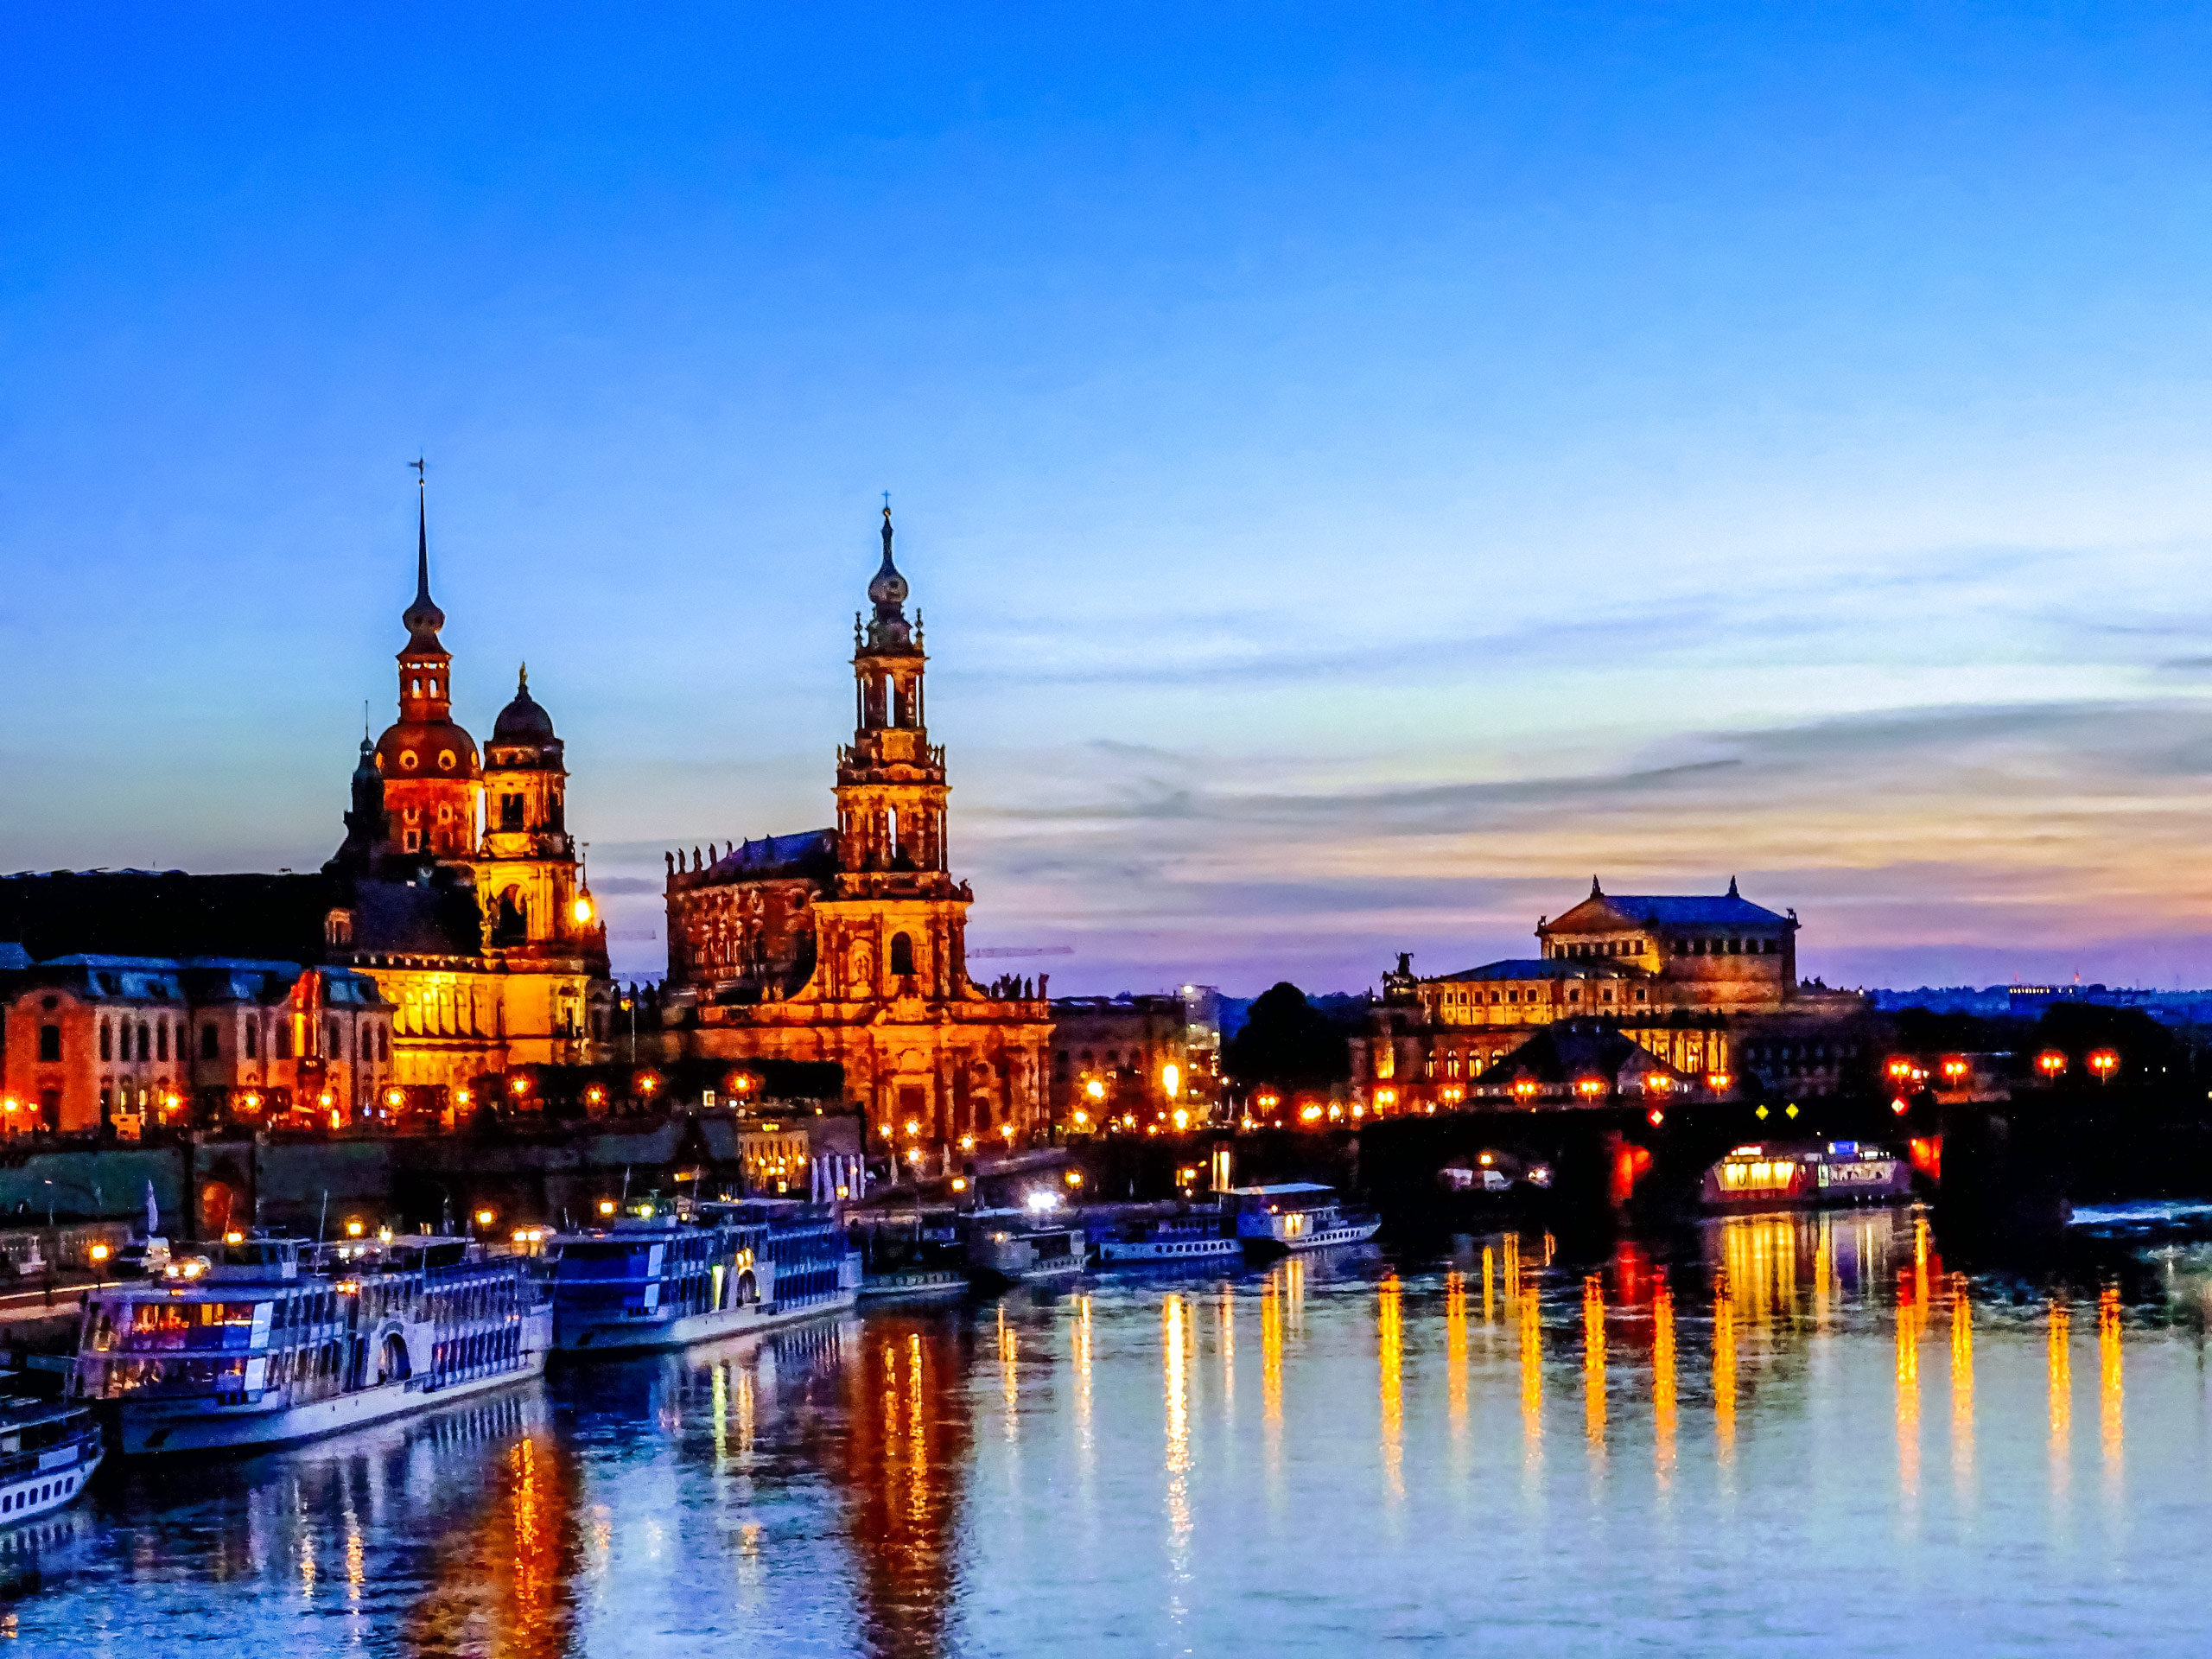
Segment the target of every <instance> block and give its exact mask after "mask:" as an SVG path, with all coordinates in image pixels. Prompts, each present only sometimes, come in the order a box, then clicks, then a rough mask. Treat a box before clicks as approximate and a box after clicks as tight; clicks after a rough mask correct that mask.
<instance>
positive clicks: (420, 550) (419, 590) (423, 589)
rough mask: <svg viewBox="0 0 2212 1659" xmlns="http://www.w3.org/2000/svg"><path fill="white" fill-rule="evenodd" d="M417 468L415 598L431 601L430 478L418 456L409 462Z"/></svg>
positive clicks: (424, 601) (423, 601) (420, 600)
mask: <svg viewBox="0 0 2212 1659" xmlns="http://www.w3.org/2000/svg"><path fill="white" fill-rule="evenodd" d="M407 464H408V465H409V466H410V467H413V468H414V469H415V598H416V602H417V603H419V604H423V605H427V604H429V602H430V480H429V477H428V475H427V474H425V473H424V471H423V459H422V457H420V456H417V457H416V459H415V460H413V461H409V462H408V463H407Z"/></svg>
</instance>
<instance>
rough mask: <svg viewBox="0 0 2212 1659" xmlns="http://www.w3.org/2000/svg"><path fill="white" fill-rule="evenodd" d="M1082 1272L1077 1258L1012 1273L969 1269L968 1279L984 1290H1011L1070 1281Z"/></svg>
mask: <svg viewBox="0 0 2212 1659" xmlns="http://www.w3.org/2000/svg"><path fill="white" fill-rule="evenodd" d="M1082 1271H1083V1259H1082V1258H1081V1257H1080V1256H1077V1257H1073V1258H1071V1259H1069V1260H1066V1261H1062V1262H1050V1263H1047V1264H1045V1265H1042V1266H1039V1267H1034V1268H1021V1269H1019V1270H1014V1271H1009V1270H1008V1269H1007V1268H988V1267H976V1268H969V1270H968V1277H969V1281H970V1282H971V1283H973V1284H976V1285H978V1286H980V1287H982V1288H984V1289H986V1290H1011V1289H1013V1288H1014V1286H1016V1285H1041V1284H1046V1283H1049V1282H1051V1281H1052V1280H1055V1279H1072V1278H1074V1277H1075V1276H1076V1275H1077V1274H1079V1273H1081V1272H1082Z"/></svg>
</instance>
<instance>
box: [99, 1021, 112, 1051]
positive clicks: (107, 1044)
mask: <svg viewBox="0 0 2212 1659" xmlns="http://www.w3.org/2000/svg"><path fill="white" fill-rule="evenodd" d="M114 1057H115V1044H114V1028H113V1027H111V1026H110V1025H109V1024H108V1022H107V1021H106V1020H101V1021H100V1058H102V1059H104V1060H106V1059H112V1058H114Z"/></svg>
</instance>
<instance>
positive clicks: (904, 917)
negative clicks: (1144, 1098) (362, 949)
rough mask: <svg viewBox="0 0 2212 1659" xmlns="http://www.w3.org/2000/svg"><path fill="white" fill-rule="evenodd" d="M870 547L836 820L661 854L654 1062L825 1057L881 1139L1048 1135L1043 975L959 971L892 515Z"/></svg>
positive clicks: (942, 1146)
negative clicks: (868, 607) (974, 975)
mask: <svg viewBox="0 0 2212 1659" xmlns="http://www.w3.org/2000/svg"><path fill="white" fill-rule="evenodd" d="M882 537H883V561H882V563H881V564H880V567H879V568H878V569H877V570H876V573H875V577H874V581H872V582H870V583H869V584H868V600H869V601H870V603H871V604H872V606H873V607H874V614H873V615H872V616H863V617H860V618H855V624H854V639H853V658H852V667H853V692H854V698H853V721H854V730H853V741H851V743H850V744H849V745H845V746H842V747H840V748H839V749H838V751H837V773H836V785H835V791H834V792H835V794H836V803H837V822H836V827H835V828H834V829H817V830H809V831H804V832H802V833H799V834H797V835H785V836H766V837H763V838H761V839H759V840H754V841H745V842H736V843H734V844H732V845H731V846H730V847H729V848H728V850H727V851H725V852H721V853H719V854H718V853H717V852H716V849H715V848H714V847H713V846H712V845H709V848H708V849H707V853H706V855H705V856H704V857H703V858H702V856H701V855H700V853H699V850H698V849H696V848H694V849H691V852H690V858H689V861H688V862H687V861H686V860H685V859H684V857H683V855H680V854H671V855H670V856H669V861H668V865H669V874H668V938H669V974H668V990H669V996H668V1001H666V1003H665V1004H664V1009H665V1014H664V1029H665V1035H666V1047H667V1052H668V1056H669V1058H672V1059H673V1058H717V1059H729V1060H743V1059H747V1058H784V1059H794V1060H818V1061H831V1062H835V1063H836V1064H837V1065H842V1067H843V1068H844V1073H845V1094H846V1098H847V1099H848V1100H850V1101H852V1102H854V1103H857V1104H858V1105H860V1106H861V1108H862V1109H863V1110H864V1111H865V1112H866V1113H867V1116H868V1127H869V1128H870V1129H871V1130H873V1131H874V1134H875V1135H877V1136H878V1137H879V1139H878V1144H879V1145H887V1146H890V1147H894V1148H896V1149H897V1150H898V1151H899V1152H900V1153H901V1154H914V1155H918V1154H921V1153H922V1152H924V1151H927V1152H931V1153H940V1154H941V1153H944V1152H945V1151H947V1150H949V1149H950V1148H952V1147H956V1146H957V1147H959V1148H960V1149H961V1150H963V1152H965V1151H972V1150H974V1149H976V1147H979V1146H980V1147H984V1148H986V1149H988V1150H1001V1151H1003V1150H1005V1149H1007V1147H1012V1146H1014V1145H1018V1144H1021V1143H1024V1142H1026V1141H1027V1140H1028V1139H1029V1138H1030V1137H1032V1136H1033V1135H1038V1134H1039V1133H1041V1132H1042V1131H1044V1130H1045V1129H1046V1127H1047V1125H1046V1098H1045V1093H1044V1087H1043V1084H1044V1077H1045V1055H1046V1049H1047V1046H1048V1045H1049V1043H1050V1040H1051V1031H1052V1028H1051V1023H1050V1020H1051V1012H1050V1004H1049V1003H1048V1002H1047V1001H1046V987H1045V985H1044V982H1042V981H1041V980H1039V981H1037V982H1034V983H1030V982H1021V981H1018V980H1014V979H1008V980H1006V981H1003V982H999V983H996V984H994V985H992V986H990V987H988V988H984V987H980V986H977V985H976V984H975V983H974V982H972V981H971V980H969V977H968V964H967V917H968V907H969V905H971V904H972V903H973V902H974V900H975V894H974V893H972V892H971V891H970V890H969V886H968V884H967V883H966V882H964V881H956V880H954V879H953V877H952V874H951V870H950V863H949V861H948V856H947V855H948V850H949V849H948V842H947V835H946V816H945V808H946V799H947V797H948V795H949V793H950V785H948V784H947V783H946V781H945V766H944V749H943V748H942V747H938V746H936V745H933V744H931V741H930V734H929V727H928V724H927V721H926V698H925V690H924V683H925V671H926V669H927V667H928V659H927V658H926V656H925V653H924V652H923V649H922V629H921V623H920V619H919V616H918V614H917V616H916V617H915V619H914V620H912V621H910V620H908V618H907V615H906V599H907V593H908V589H907V585H906V577H904V576H903V575H900V574H899V567H898V565H897V564H896V563H894V562H893V558H892V525H891V512H890V509H889V508H888V507H887V508H886V509H885V510H884V514H883V524H882Z"/></svg>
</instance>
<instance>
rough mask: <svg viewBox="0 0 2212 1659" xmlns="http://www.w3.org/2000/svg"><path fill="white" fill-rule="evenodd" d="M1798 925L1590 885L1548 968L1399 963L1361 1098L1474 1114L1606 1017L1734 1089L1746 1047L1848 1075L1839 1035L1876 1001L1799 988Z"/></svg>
mask: <svg viewBox="0 0 2212 1659" xmlns="http://www.w3.org/2000/svg"><path fill="white" fill-rule="evenodd" d="M1797 926H1798V924H1797V917H1796V912H1794V911H1793V912H1787V913H1778V912H1775V911H1771V910H1768V909H1766V908H1764V906H1759V905H1755V904H1753V903H1751V901H1750V900H1749V899H1745V898H1744V897H1743V896H1742V894H1741V893H1738V891H1737V888H1736V883H1735V882H1734V881H1733V880H1731V881H1730V882H1729V883H1728V890H1727V892H1726V893H1723V894H1720V895H1719V896H1717V897H1708V896H1705V895H1701V894H1692V895H1636V896H1624V895H1618V894H1609V893H1605V891H1604V889H1603V888H1602V887H1600V885H1599V883H1598V882H1597V881H1595V880H1592V882H1591V884H1590V895H1589V897H1588V898H1586V899H1584V900H1583V901H1582V902H1581V903H1580V904H1578V905H1576V906H1573V908H1572V909H1570V910H1568V911H1567V912H1566V913H1565V914H1564V915H1561V916H1560V917H1558V918H1549V917H1546V918H1541V919H1540V920H1539V922H1538V923H1537V925H1536V938H1537V940H1538V943H1539V946H1540V950H1541V954H1540V955H1538V956H1535V957H1513V958H1509V959H1507V960H1504V961H1501V962H1491V963H1484V964H1482V965H1481V966H1480V967H1476V968H1469V969H1463V970H1461V971H1460V972H1458V973H1452V974H1440V975H1437V976H1433V977H1429V978H1422V977H1420V976H1416V975H1415V974H1414V972H1413V970H1412V963H1411V959H1410V958H1409V957H1403V956H1401V957H1399V958H1398V966H1397V969H1396V970H1395V972H1393V973H1389V974H1386V975H1384V976H1383V997H1382V1000H1381V1001H1380V1002H1379V1003H1378V1004H1377V1005H1376V1009H1375V1012H1374V1014H1373V1016H1372V1018H1371V1019H1370V1023H1369V1028H1368V1031H1367V1032H1366V1033H1364V1034H1363V1036H1361V1037H1359V1038H1356V1039H1353V1043H1352V1083H1353V1087H1354V1091H1355V1097H1356V1098H1357V1099H1360V1100H1362V1101H1363V1102H1364V1103H1367V1104H1369V1105H1371V1106H1380V1107H1382V1108H1383V1109H1390V1108H1393V1107H1396V1108H1399V1109H1407V1108H1412V1107H1416V1106H1418V1107H1421V1108H1426V1107H1427V1106H1429V1105H1432V1104H1436V1105H1442V1106H1446V1107H1450V1106H1455V1105H1459V1104H1460V1103H1466V1102H1471V1100H1472V1099H1473V1097H1474V1096H1475V1093H1476V1090H1475V1082H1476V1079H1477V1078H1478V1077H1483V1076H1484V1074H1485V1073H1487V1072H1489V1071H1491V1069H1492V1068H1493V1067H1495V1066H1497V1065H1499V1064H1500V1063H1501V1062H1502V1061H1504V1060H1505V1059H1507V1058H1509V1057H1510V1056H1511V1055H1513V1054H1514V1053H1515V1052H1516V1051H1518V1050H1520V1049H1521V1048H1522V1046H1524V1045H1525V1044H1527V1043H1528V1042H1529V1039H1531V1038H1532V1037H1533V1036H1534V1035H1535V1034H1536V1033H1537V1032H1539V1031H1541V1030H1545V1029H1548V1028H1550V1027H1553V1026H1554V1025H1555V1024H1557V1023H1559V1022H1561V1021H1566V1020H1593V1019H1594V1020H1599V1021H1602V1022H1604V1023H1605V1025H1606V1026H1608V1027H1611V1028H1612V1029H1616V1030H1618V1031H1619V1032H1621V1033H1623V1034H1624V1035H1625V1036H1627V1037H1628V1038H1630V1039H1632V1040H1633V1041H1634V1042H1635V1043H1636V1044H1637V1046H1639V1047H1640V1049H1642V1050H1643V1052H1647V1053H1649V1055H1650V1056H1651V1057H1652V1058H1654V1059H1656V1061H1658V1062H1660V1063H1662V1064H1663V1065H1665V1066H1666V1067H1667V1068H1668V1069H1669V1070H1670V1071H1674V1072H1675V1073H1677V1074H1680V1075H1681V1076H1683V1077H1694V1078H1697V1079H1700V1087H1707V1086H1709V1085H1711V1084H1718V1086H1719V1090H1721V1091H1723V1092H1725V1091H1726V1090H1727V1089H1729V1088H1732V1087H1733V1086H1735V1085H1736V1084H1738V1082H1739V1081H1740V1079H1739V1077H1738V1073H1739V1071H1742V1070H1743V1061H1744V1058H1745V1055H1744V1053H1743V1052H1742V1051H1743V1049H1744V1048H1745V1046H1747V1044H1748V1046H1749V1047H1750V1050H1751V1053H1752V1054H1753V1055H1754V1056H1757V1057H1758V1058H1761V1059H1762V1060H1764V1058H1765V1057H1767V1056H1768V1055H1770V1054H1774V1055H1777V1056H1791V1055H1795V1054H1796V1053H1798V1052H1800V1051H1801V1050H1803V1049H1807V1048H1808V1047H1817V1048H1819V1049H1820V1051H1821V1056H1822V1058H1823V1059H1824V1060H1826V1059H1827V1056H1828V1055H1829V1054H1830V1053H1831V1052H1833V1053H1834V1056H1835V1061H1834V1064H1836V1065H1839V1066H1840V1065H1842V1064H1843V1063H1844V1062H1846V1061H1847V1060H1848V1059H1849V1058H1853V1056H1855V1055H1856V1053H1857V1052H1858V1042H1857V1039H1855V1038H1854V1037H1853V1036H1852V1035H1851V1033H1849V1032H1848V1031H1847V1030H1844V1029H1841V1027H1848V1026H1849V1025H1850V1024H1851V1023H1852V1022H1853V1020H1856V1019H1858V1018H1859V1016H1861V1015H1863V1014H1864V1012H1865V1006H1864V1001H1863V999H1861V998H1859V997H1858V996H1855V995H1847V994H1843V993H1838V992H1833V991H1827V990H1822V989H1816V988H1808V987H1805V986H1802V985H1800V984H1799V983H1798V982H1797V976H1796V970H1797V948H1796V933H1797ZM1775 1063H1776V1064H1777V1065H1780V1064H1786V1063H1787V1062H1786V1061H1785V1060H1783V1059H1780V1058H1777V1061H1776V1062H1775ZM1822 1075H1824V1076H1827V1077H1831V1078H1832V1077H1834V1075H1836V1074H1834V1073H1826V1074H1822ZM1805 1080H1806V1079H1805V1078H1804V1077H1803V1076H1802V1074H1801V1075H1800V1076H1798V1077H1793V1078H1792V1079H1791V1081H1792V1082H1794V1083H1802V1082H1803V1081H1805Z"/></svg>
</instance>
